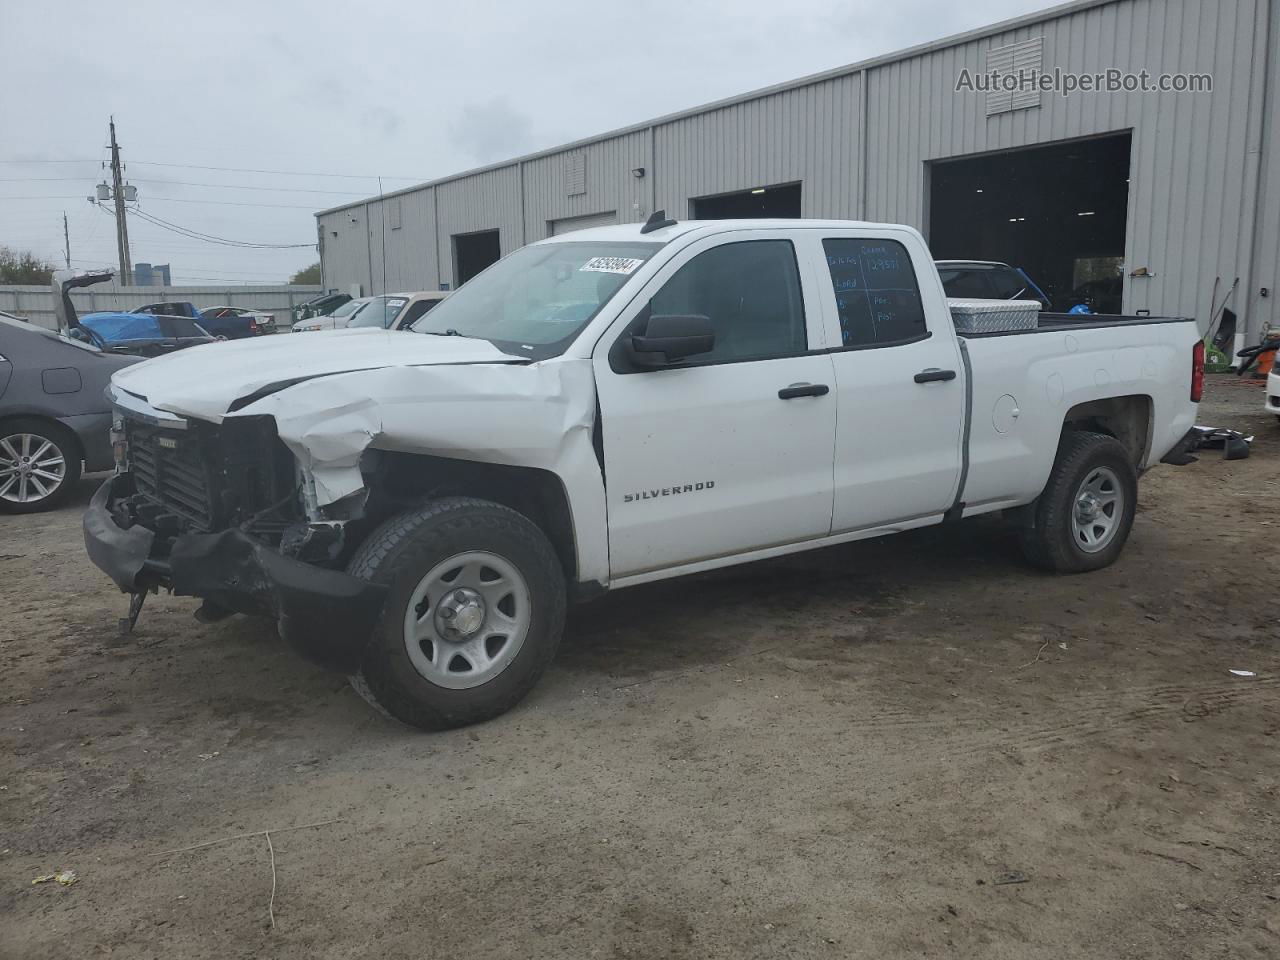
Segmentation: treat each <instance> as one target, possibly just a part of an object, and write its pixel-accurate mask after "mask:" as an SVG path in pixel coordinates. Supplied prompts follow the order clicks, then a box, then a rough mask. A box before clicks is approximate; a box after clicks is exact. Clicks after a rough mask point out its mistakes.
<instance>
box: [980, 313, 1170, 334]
mask: <svg viewBox="0 0 1280 960" xmlns="http://www.w3.org/2000/svg"><path fill="white" fill-rule="evenodd" d="M1190 322H1192V321H1191V318H1190V317H1149V316H1142V315H1138V314H1129V313H1047V312H1046V313H1041V314H1040V317H1039V320H1038V322H1037V325H1036V326H1035V327H1033V328H1032V329H1030V330H995V331H991V332H987V333H960V334H959V336H961V337H963V338H964V339H965V340H976V339H981V338H985V337H1012V336H1017V335H1021V334H1028V333H1046V332H1050V331H1059V332H1061V331H1063V330H1097V329H1102V328H1105V327H1139V326H1145V325H1147V324H1152V323H1190Z"/></svg>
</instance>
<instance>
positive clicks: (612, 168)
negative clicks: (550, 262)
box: [524, 131, 653, 243]
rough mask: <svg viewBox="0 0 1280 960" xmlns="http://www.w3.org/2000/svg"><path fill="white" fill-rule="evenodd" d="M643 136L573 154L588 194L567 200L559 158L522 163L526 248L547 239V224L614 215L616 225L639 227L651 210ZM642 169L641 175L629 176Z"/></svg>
mask: <svg viewBox="0 0 1280 960" xmlns="http://www.w3.org/2000/svg"><path fill="white" fill-rule="evenodd" d="M648 150H649V135H648V133H647V132H645V131H640V132H637V133H631V134H628V135H626V136H623V137H613V138H610V139H608V140H601V141H600V142H598V143H592V144H589V145H587V146H586V147H583V148H581V149H578V150H575V151H573V152H574V153H581V154H582V155H583V162H584V167H585V180H586V192H585V193H582V194H576V195H572V196H571V195H570V192H569V191H570V184H569V183H568V182H567V179H566V176H565V174H566V171H565V166H564V159H563V156H564V155H563V154H555V155H552V156H549V157H539V158H536V159H533V160H526V161H524V208H525V242H526V243H532V242H533V241H534V240H541V239H543V238H544V237H549V236H551V226H550V225H551V223H552V221H555V220H566V219H568V218H570V217H583V216H587V215H589V214H593V213H599V212H600V211H602V210H615V211H617V214H618V221H619V222H620V223H631V222H637V221H643V220H644V219H645V218H646V217H648V216H649V214H650V213H651V212H652V210H651V209H649V206H648V204H649V189H650V184H651V182H652V177H653V164H652V163H651V162H650V158H649V156H648ZM639 168H644V171H645V175H644V176H643V177H636V176H635V175H634V174H633V173H632V171H633V170H636V169H639Z"/></svg>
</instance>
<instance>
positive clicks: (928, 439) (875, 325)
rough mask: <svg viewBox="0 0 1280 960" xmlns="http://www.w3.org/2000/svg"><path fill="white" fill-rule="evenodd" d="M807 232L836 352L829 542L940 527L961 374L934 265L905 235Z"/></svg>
mask: <svg viewBox="0 0 1280 960" xmlns="http://www.w3.org/2000/svg"><path fill="white" fill-rule="evenodd" d="M812 233H813V234H814V246H813V248H812V254H813V256H814V257H815V259H817V260H818V261H819V262H820V263H821V265H822V267H823V268H824V269H823V271H822V272H823V274H824V277H823V284H822V305H823V311H824V316H825V318H826V322H827V337H828V338H829V339H830V340H831V341H832V342H833V343H836V344H839V347H838V349H836V350H835V351H834V352H833V353H832V355H831V356H832V361H833V363H834V366H835V377H836V391H835V392H836V396H837V398H838V404H839V406H838V412H837V428H836V449H835V506H834V512H833V516H832V533H844V532H849V531H856V530H861V529H867V528H871V527H878V526H884V525H888V524H894V523H909V522H911V521H916V520H923V519H926V518H932V517H936V516H939V515H941V514H942V513H943V512H945V511H946V510H947V508H948V507H950V506H951V504H952V501H953V500H954V498H955V495H956V490H957V486H958V483H959V476H960V462H961V460H960V457H961V449H962V447H961V445H962V442H963V436H962V435H963V429H964V417H965V392H964V391H965V388H964V384H965V375H964V370H963V368H962V365H961V363H962V361H961V357H960V349H959V344H958V342H957V338H956V335H955V333H954V330H953V328H952V327H951V316H950V312H949V311H948V309H947V305H946V300H945V299H944V298H943V295H942V286H941V284H939V282H938V281H937V280H936V279H934V278H935V276H936V270H935V268H934V265H933V262H932V261H931V260H930V259H928V256H927V250H926V248H925V246H924V244H923V243H922V242H920V241H919V239H918V237H914V238H913V236H912V235H911V234H907V233H899V234H898V235H896V236H895V232H894V231H892V230H883V229H882V230H874V229H866V228H863V229H854V228H851V229H848V230H821V231H812ZM904 241H906V242H904ZM911 250H915V251H916V254H915V256H914V257H913V255H912V253H911V252H910V251H911Z"/></svg>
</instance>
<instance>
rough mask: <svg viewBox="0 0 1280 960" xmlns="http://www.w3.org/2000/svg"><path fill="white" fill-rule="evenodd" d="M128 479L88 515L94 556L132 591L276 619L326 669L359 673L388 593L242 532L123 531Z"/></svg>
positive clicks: (98, 496) (87, 536)
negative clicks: (120, 508) (118, 509)
mask: <svg viewBox="0 0 1280 960" xmlns="http://www.w3.org/2000/svg"><path fill="white" fill-rule="evenodd" d="M126 484H127V478H126V477H125V476H124V475H118V476H114V477H112V478H111V479H109V480H108V481H107V482H106V483H104V484H103V485H102V487H101V488H100V489H99V490H98V492H97V493H95V494H94V496H93V499H92V500H91V501H90V502H89V508H88V510H87V511H85V515H84V540H85V548H86V549H87V551H88V553H89V558H90V559H91V560H92V561H93V562H94V563H95V564H96V565H97V566H98V567H99V568H100V569H101V570H103V571H104V572H105V573H106V574H107V575H108V576H110V577H111V579H112V580H114V581H115V582H116V585H117V586H119V587H120V589H121V590H123V591H125V592H126V593H133V594H138V593H142V592H145V591H148V590H152V589H156V588H160V587H163V588H165V589H167V590H171V591H172V592H173V593H176V594H178V595H180V596H190V597H200V598H202V599H203V600H205V601H206V602H207V603H209V604H212V605H213V606H214V607H215V608H221V609H223V610H227V611H233V612H236V613H248V614H258V615H264V616H270V617H274V618H275V620H276V622H277V625H278V627H279V630H280V634H281V636H283V637H284V638H285V640H286V641H287V642H288V643H289V644H290V645H291V646H292V647H294V648H295V649H296V650H297V651H298V652H299V653H301V654H302V655H303V656H305V657H307V658H308V659H310V660H313V661H315V662H316V663H319V664H321V665H323V666H326V667H330V668H332V669H336V670H341V671H344V672H348V673H350V672H354V671H355V670H356V669H357V668H358V667H359V665H360V659H361V657H362V655H363V652H364V648H365V644H366V643H367V642H368V639H369V637H370V636H371V634H372V632H373V627H374V624H375V623H376V622H377V619H378V616H379V614H380V613H381V612H382V606H383V601H384V600H385V597H386V588H385V587H383V586H380V585H378V584H374V583H370V582H368V581H367V580H361V579H359V578H358V577H352V576H348V575H347V574H345V573H342V572H340V571H337V570H327V569H325V568H323V567H317V566H314V565H312V564H309V563H303V562H302V561H300V560H294V559H292V558H290V557H286V556H284V555H282V554H281V553H280V552H279V551H277V550H275V549H273V548H272V547H269V546H267V545H266V544H264V543H262V542H260V541H258V540H255V539H254V538H253V537H251V536H249V535H248V534H246V533H244V532H242V531H240V530H238V529H229V530H222V531H219V532H217V533H207V534H200V533H184V534H179V535H178V536H176V537H174V538H172V540H168V539H166V540H164V541H163V542H161V541H160V539H159V538H157V536H156V534H155V533H153V532H152V531H151V530H148V529H147V528H145V527H143V526H140V525H136V524H135V525H133V526H130V527H127V528H126V527H124V526H122V525H121V524H120V523H118V522H117V521H116V516H115V514H114V513H113V511H112V507H113V505H114V502H115V500H116V499H117V498H118V497H120V496H122V495H124V494H125V493H127V492H128V491H127V486H126Z"/></svg>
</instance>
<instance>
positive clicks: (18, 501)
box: [0, 417, 81, 513]
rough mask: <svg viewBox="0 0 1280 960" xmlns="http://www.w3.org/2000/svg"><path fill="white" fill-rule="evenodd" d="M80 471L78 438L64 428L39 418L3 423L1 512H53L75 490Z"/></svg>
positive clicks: (0, 440)
mask: <svg viewBox="0 0 1280 960" xmlns="http://www.w3.org/2000/svg"><path fill="white" fill-rule="evenodd" d="M80 467H81V465H80V447H79V445H78V444H77V443H76V439H75V435H74V434H72V433H71V431H70V430H68V429H66V428H65V427H63V426H62V425H60V424H57V423H53V422H51V421H47V420H40V419H37V418H35V417H18V418H15V419H13V420H6V421H5V422H4V423H0V511H2V512H4V513H36V512H37V511H40V510H52V509H53V508H54V507H56V506H58V505H59V504H61V503H63V502H64V501H65V500H66V499H67V497H69V496H71V493H72V491H73V490H75V487H76V483H77V482H78V481H79V480H80Z"/></svg>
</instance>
